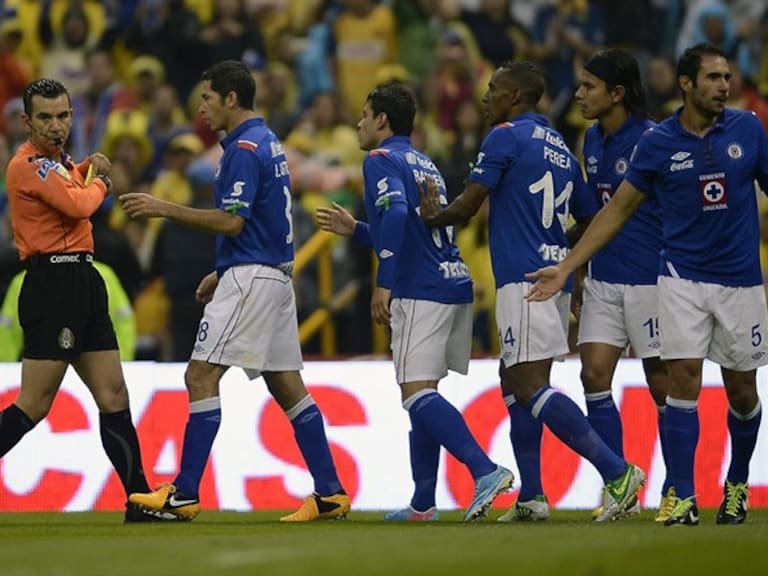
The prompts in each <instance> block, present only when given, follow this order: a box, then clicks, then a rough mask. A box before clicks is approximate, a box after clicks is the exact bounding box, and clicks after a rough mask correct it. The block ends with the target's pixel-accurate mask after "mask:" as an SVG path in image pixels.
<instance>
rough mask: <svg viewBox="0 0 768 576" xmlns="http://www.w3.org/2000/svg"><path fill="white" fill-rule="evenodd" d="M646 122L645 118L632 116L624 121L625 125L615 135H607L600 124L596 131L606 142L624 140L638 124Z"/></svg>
mask: <svg viewBox="0 0 768 576" xmlns="http://www.w3.org/2000/svg"><path fill="white" fill-rule="evenodd" d="M645 120H646V118H645V117H643V116H640V115H639V114H631V115H629V116H628V117H627V119H626V120H625V121H624V123H623V124H622V125H621V126H619V129H618V130H616V132H614V133H613V134H606V133H605V131H604V130H603V125H602V124H600V122H598V123H597V124H596V126H595V130H597V133H598V134H599V135H600V137H601V138H602V139H604V140H622V139H623V138H624V136H625V135H626V134H627V132H629V131H630V130H632V128H634V127H635V126H637V125H638V124H641V123H644V122H645Z"/></svg>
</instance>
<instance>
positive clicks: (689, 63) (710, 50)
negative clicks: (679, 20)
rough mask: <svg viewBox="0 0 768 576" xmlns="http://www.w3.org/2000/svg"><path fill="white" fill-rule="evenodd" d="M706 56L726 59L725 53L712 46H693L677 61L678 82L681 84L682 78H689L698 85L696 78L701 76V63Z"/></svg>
mask: <svg viewBox="0 0 768 576" xmlns="http://www.w3.org/2000/svg"><path fill="white" fill-rule="evenodd" d="M705 56H719V57H720V58H726V56H725V53H724V52H723V51H722V50H720V49H719V48H716V47H715V46H712V45H711V44H697V45H696V46H691V47H690V48H688V49H686V51H685V52H683V55H682V56H680V59H679V60H678V61H677V80H678V82H680V76H688V78H690V79H691V82H693V84H694V86H695V85H696V77H697V76H698V75H699V70H700V69H701V61H702V59H703V58H704V57H705Z"/></svg>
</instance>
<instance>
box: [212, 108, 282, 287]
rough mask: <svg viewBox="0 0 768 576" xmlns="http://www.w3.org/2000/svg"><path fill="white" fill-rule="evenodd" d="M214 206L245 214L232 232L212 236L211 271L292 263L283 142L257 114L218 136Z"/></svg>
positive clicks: (280, 265)
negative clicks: (239, 227) (221, 151)
mask: <svg viewBox="0 0 768 576" xmlns="http://www.w3.org/2000/svg"><path fill="white" fill-rule="evenodd" d="M221 146H222V148H224V155H223V156H222V157H221V161H220V163H219V167H218V169H217V170H216V185H215V194H216V207H217V208H220V209H221V210H225V211H226V212H230V213H231V214H237V215H238V216H242V217H243V218H244V219H245V223H244V225H243V229H242V231H241V232H240V234H238V235H237V236H225V235H223V234H220V235H218V236H217V237H216V270H217V271H218V273H219V275H221V274H222V273H223V272H224V271H225V270H226V269H227V268H229V267H231V266H236V265H238V264H265V265H267V266H274V267H275V268H280V269H281V270H284V271H285V272H287V273H290V272H291V271H292V266H293V223H292V220H291V181H290V178H289V176H288V162H287V161H286V159H285V153H284V152H283V147H282V145H281V144H280V142H279V141H278V139H277V137H276V136H275V135H274V133H273V132H272V131H271V130H270V129H269V128H267V126H265V124H264V120H263V119H262V118H252V119H250V120H246V121H245V122H243V123H242V124H240V125H239V126H237V128H235V129H234V130H232V131H231V132H230V133H229V134H227V136H226V137H225V138H224V139H223V140H222V141H221Z"/></svg>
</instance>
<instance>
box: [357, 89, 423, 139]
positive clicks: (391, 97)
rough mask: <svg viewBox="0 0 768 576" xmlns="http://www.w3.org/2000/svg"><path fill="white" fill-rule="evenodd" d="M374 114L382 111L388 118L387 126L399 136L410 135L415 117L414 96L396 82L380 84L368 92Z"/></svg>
mask: <svg viewBox="0 0 768 576" xmlns="http://www.w3.org/2000/svg"><path fill="white" fill-rule="evenodd" d="M367 100H368V101H369V102H370V103H371V110H372V111H373V114H374V116H376V115H378V114H381V113H382V112H383V113H385V114H386V115H387V118H388V119H389V127H390V129H391V130H392V132H393V133H395V134H397V135H399V136H410V135H411V132H413V123H414V119H415V118H416V98H415V97H414V95H413V92H411V90H410V89H409V88H408V87H407V86H405V85H403V84H400V83H398V82H393V83H391V84H382V85H380V86H377V87H376V88H374V89H373V90H372V91H371V93H370V94H368V98H367Z"/></svg>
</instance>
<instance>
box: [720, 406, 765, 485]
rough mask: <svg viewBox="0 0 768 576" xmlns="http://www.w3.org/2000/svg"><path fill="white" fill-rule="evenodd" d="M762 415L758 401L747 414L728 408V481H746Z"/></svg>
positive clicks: (735, 482)
mask: <svg viewBox="0 0 768 576" xmlns="http://www.w3.org/2000/svg"><path fill="white" fill-rule="evenodd" d="M762 415H763V412H762V410H761V406H760V401H759V400H758V401H757V405H756V406H755V407H754V408H753V409H752V411H751V412H750V413H749V414H738V413H737V412H735V411H734V409H733V408H730V409H729V410H728V431H729V432H730V433H731V465H730V466H729V467H728V476H726V478H727V479H728V481H729V482H732V483H734V484H738V483H744V484H746V483H747V478H748V477H749V461H750V460H751V458H752V453H753V452H754V451H755V443H757V433H758V432H759V430H760V420H761V417H762Z"/></svg>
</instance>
